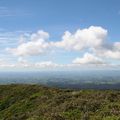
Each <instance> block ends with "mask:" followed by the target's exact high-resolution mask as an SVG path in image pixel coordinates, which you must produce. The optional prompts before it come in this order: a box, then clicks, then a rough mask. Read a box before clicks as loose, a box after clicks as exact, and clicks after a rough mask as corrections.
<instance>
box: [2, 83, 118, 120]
mask: <svg viewBox="0 0 120 120" xmlns="http://www.w3.org/2000/svg"><path fill="white" fill-rule="evenodd" d="M0 120H120V91H118V90H72V89H71V90H70V89H58V88H53V87H45V86H40V85H28V84H19V85H18V84H12V85H0Z"/></svg>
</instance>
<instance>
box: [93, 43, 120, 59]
mask: <svg viewBox="0 0 120 120" xmlns="http://www.w3.org/2000/svg"><path fill="white" fill-rule="evenodd" d="M93 52H94V53H95V54H96V55H98V56H100V57H104V58H108V59H115V60H117V59H118V60H119V59H120V42H115V43H113V44H111V46H110V47H106V46H104V47H100V48H93Z"/></svg>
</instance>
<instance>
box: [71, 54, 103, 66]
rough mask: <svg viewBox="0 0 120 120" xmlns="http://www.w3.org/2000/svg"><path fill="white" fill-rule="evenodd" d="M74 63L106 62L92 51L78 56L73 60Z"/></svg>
mask: <svg viewBox="0 0 120 120" xmlns="http://www.w3.org/2000/svg"><path fill="white" fill-rule="evenodd" d="M73 63H74V64H104V63H105V62H104V61H103V60H102V59H101V58H98V57H96V56H94V55H92V54H90V53H85V54H84V56H83V57H82V58H76V59H75V60H73Z"/></svg>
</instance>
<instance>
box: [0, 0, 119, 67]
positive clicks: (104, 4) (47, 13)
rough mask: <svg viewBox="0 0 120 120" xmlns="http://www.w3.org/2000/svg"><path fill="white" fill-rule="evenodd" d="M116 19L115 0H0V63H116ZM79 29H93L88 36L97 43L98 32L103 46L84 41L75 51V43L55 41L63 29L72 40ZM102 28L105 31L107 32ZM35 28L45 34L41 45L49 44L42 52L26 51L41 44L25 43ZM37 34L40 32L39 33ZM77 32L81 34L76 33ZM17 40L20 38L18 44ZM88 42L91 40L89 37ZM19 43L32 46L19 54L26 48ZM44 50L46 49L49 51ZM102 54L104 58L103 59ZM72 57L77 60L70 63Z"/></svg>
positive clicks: (117, 42) (34, 31)
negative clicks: (90, 35) (45, 36)
mask: <svg viewBox="0 0 120 120" xmlns="http://www.w3.org/2000/svg"><path fill="white" fill-rule="evenodd" d="M119 21H120V1H119V0H59V1H58V0H0V43H1V44H0V51H1V52H0V60H1V65H3V66H5V65H4V64H7V65H6V66H7V67H9V64H10V65H11V66H16V64H20V65H21V64H25V65H26V64H27V65H28V64H32V65H33V64H36V63H39V64H40V66H41V64H45V65H46V64H50V65H51V64H54V65H56V66H57V64H60V65H61V64H66V65H67V64H73V63H77V64H80V65H81V64H87V65H88V63H89V64H95V65H96V63H99V64H100V63H102V65H101V64H100V65H101V66H103V63H104V64H108V63H109V64H112V65H113V64H119V63H120V62H119V59H120V58H119V55H120V50H119V46H120V45H119V42H120V32H119V31H120V23H119ZM90 26H94V28H90ZM98 27H100V29H99V28H98ZM79 29H80V30H84V29H87V30H88V31H87V32H88V33H91V31H92V32H93V31H96V29H97V33H94V34H93V33H92V35H93V37H92V38H94V37H97V38H98V39H97V38H96V39H95V40H96V42H97V40H99V36H100V35H101V34H102V35H101V38H100V39H101V42H102V41H103V40H102V38H104V37H105V38H104V39H105V40H104V41H107V43H105V45H103V44H104V43H103V42H102V43H99V46H98V45H97V49H96V46H95V45H94V44H92V45H87V44H91V42H88V43H86V45H85V44H84V47H83V48H81V49H80V47H81V46H79V49H77V50H76V49H74V47H75V46H72V45H73V43H72V45H71V44H70V43H71V42H69V40H64V44H65V45H64V46H62V44H63V43H62V42H61V43H57V42H60V41H62V37H63V36H65V34H64V32H65V31H69V32H70V33H71V34H72V37H70V38H69V39H70V40H73V39H75V40H76V37H75V36H76V35H75V34H76V33H77V30H79ZM98 29H99V30H100V31H101V32H102V33H99V34H100V35H98V36H94V35H95V34H98V31H99V30H98ZM103 30H106V31H107V33H105V31H103ZM38 31H44V32H46V33H48V34H49V37H48V38H47V43H45V45H47V44H50V45H48V46H49V47H50V48H49V47H48V48H43V49H44V50H43V49H42V52H43V51H45V53H41V52H40V53H39V52H37V53H34V54H33V53H29V51H30V50H33V49H34V45H36V44H39V43H40V44H41V42H40V41H39V42H37V43H35V42H33V43H30V44H31V45H30V44H29V42H30V41H31V36H32V34H37V35H38V33H37V32H38ZM41 34H44V33H43V32H41V33H40V35H41ZM79 34H80V35H81V33H80V32H79ZM73 36H74V37H73ZM22 37H23V38H22ZM38 37H40V39H41V36H39V35H38ZM21 39H24V40H23V41H22V43H21V44H20V43H19V42H20V41H21ZM42 39H44V38H42ZM78 39H79V40H78ZM89 39H91V38H86V37H85V38H84V40H83V41H85V42H86V41H88V40H89ZM37 40H38V39H37ZM75 40H73V41H72V42H74V41H75ZM45 41H46V40H45ZM48 41H49V42H48ZM76 41H77V44H80V45H81V44H83V42H82V43H81V37H80V38H77V40H76ZM91 41H94V40H92V39H91ZM51 42H54V45H51ZM66 42H68V44H69V46H70V47H69V48H68V49H67V50H66V47H68V44H67V43H66ZM34 43H35V44H34ZM22 44H25V47H26V46H27V47H28V46H29V45H30V46H32V44H33V46H32V47H31V48H30V50H28V49H29V47H28V48H24V49H27V53H23V52H26V51H22V50H21V49H23V48H20V47H22V46H21V45H22ZM56 44H59V45H56ZM75 44H76V43H74V45H75ZM101 44H102V45H101ZM106 44H107V45H106ZM108 44H111V45H110V46H111V47H110V48H108V47H107V46H109V45H108ZM116 44H117V45H116ZM66 45H67V46H66ZM19 46H20V47H19ZM61 46H62V47H61ZM88 46H89V47H88ZM18 47H19V48H20V50H21V51H22V53H23V54H22V55H21V54H18V52H21V51H19V50H18V49H17V48H18ZM41 47H43V46H38V49H39V50H41ZM38 49H37V50H38ZM46 49H50V50H49V52H48V51H46ZM91 49H94V51H96V52H94V51H91ZM102 49H104V51H102ZM34 50H35V49H34ZM34 50H33V51H34ZM39 50H38V51H39ZM101 53H105V55H104V56H103V55H101ZM109 54H110V55H109ZM107 55H108V56H107ZM105 56H107V57H106V58H105ZM77 58H78V59H77ZM76 59H77V60H76ZM86 59H88V60H86ZM75 60H76V61H77V62H73V61H75ZM83 60H84V62H83ZM92 60H93V61H92ZM4 61H5V62H4ZM103 61H104V62H103ZM41 62H42V63H41ZM14 64H15V65H14ZM27 65H26V66H27ZM6 66H5V67H6ZM17 66H18V65H17ZM28 66H29V65H28ZM43 66H44V65H43ZM48 66H49V65H48ZM51 66H52V65H51Z"/></svg>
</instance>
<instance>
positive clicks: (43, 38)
mask: <svg viewBox="0 0 120 120" xmlns="http://www.w3.org/2000/svg"><path fill="white" fill-rule="evenodd" d="M49 37H50V36H49V33H47V32H45V31H42V30H40V31H38V32H37V33H33V34H29V35H27V40H24V37H23V38H22V39H21V40H20V44H19V45H18V46H17V47H15V48H7V49H6V50H7V51H8V52H10V53H12V54H13V55H16V56H19V60H18V62H19V64H21V65H23V66H34V67H38V66H39V67H42V68H44V67H51V68H52V67H59V66H65V65H58V64H55V63H53V62H51V61H45V62H38V63H35V64H32V63H28V61H25V60H24V59H23V58H22V57H24V56H37V55H42V54H46V53H47V52H52V51H53V50H55V52H57V49H59V50H65V51H77V52H80V54H81V53H83V52H84V51H85V52H86V51H87V53H84V56H83V57H82V58H76V59H74V60H73V64H74V65H75V64H83V65H84V64H87V65H88V64H92V65H93V64H97V65H98V64H99V65H103V64H106V62H105V60H106V59H107V60H108V61H109V59H110V60H111V59H115V60H119V59H120V42H113V43H109V41H108V40H107V38H108V31H107V30H106V29H104V28H102V27H100V26H90V27H88V28H84V29H78V30H77V31H76V32H74V33H71V32H69V31H66V32H65V33H64V35H63V36H62V39H61V40H58V41H50V40H49ZM81 51H82V52H81ZM63 54H64V53H63ZM74 65H72V64H71V65H66V66H74Z"/></svg>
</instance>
